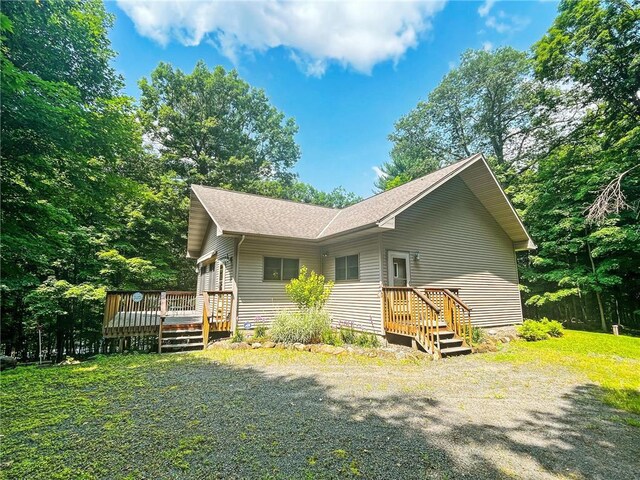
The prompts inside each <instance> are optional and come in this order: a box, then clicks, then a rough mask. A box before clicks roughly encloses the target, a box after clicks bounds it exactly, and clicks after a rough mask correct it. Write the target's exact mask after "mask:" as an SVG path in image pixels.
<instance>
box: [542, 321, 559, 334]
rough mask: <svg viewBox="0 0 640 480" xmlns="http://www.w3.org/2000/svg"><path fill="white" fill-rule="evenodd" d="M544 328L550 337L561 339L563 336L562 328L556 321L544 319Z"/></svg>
mask: <svg viewBox="0 0 640 480" xmlns="http://www.w3.org/2000/svg"><path fill="white" fill-rule="evenodd" d="M542 323H543V324H544V326H545V328H546V329H547V333H548V334H549V336H551V337H562V336H563V335H564V327H563V326H562V324H561V323H560V322H559V321H557V320H547V319H546V318H545V319H543V320H542Z"/></svg>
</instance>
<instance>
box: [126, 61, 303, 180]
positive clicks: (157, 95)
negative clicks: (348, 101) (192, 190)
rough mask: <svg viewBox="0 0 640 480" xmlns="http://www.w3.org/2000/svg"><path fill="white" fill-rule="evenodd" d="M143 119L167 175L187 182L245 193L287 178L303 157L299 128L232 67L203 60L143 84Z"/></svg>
mask: <svg viewBox="0 0 640 480" xmlns="http://www.w3.org/2000/svg"><path fill="white" fill-rule="evenodd" d="M140 89H141V90H142V96H141V99H140V105H141V108H140V112H139V116H140V121H141V123H142V125H143V128H144V131H145V133H146V134H147V135H148V136H149V138H150V140H151V141H153V142H154V144H155V145H157V148H159V149H160V153H161V158H162V161H163V163H164V165H165V168H167V169H168V170H174V171H175V172H176V173H177V174H178V175H180V176H181V177H182V178H184V179H186V180H187V181H188V183H204V184H207V185H212V186H220V187H226V188H231V189H235V190H245V189H246V188H247V186H249V185H251V184H252V183H258V182H260V181H262V180H263V179H268V180H278V179H280V180H286V179H292V178H293V176H292V174H291V173H290V172H289V169H290V168H291V167H292V166H293V165H294V163H295V162H296V161H297V160H298V158H299V157H300V149H299V147H298V145H296V143H295V140H294V135H295V134H296V132H297V130H298V127H297V126H296V124H295V121H294V120H293V119H291V118H289V119H285V116H284V114H283V113H281V112H279V111H278V110H276V109H275V108H274V107H273V106H272V105H271V104H270V103H269V100H268V98H267V96H266V95H265V93H264V91H262V90H260V89H257V88H253V87H251V86H250V85H249V84H248V83H246V82H245V81H244V80H242V79H241V78H240V77H239V76H238V73H237V72H236V71H235V70H233V71H230V72H227V71H225V69H224V68H222V67H216V68H214V69H213V70H209V69H208V68H207V66H206V65H205V63H204V62H202V61H201V62H198V63H197V64H196V66H195V68H194V70H193V72H192V73H190V74H187V73H184V72H182V71H181V70H179V69H175V68H173V67H172V66H171V65H169V64H167V63H160V64H159V65H158V67H157V68H156V69H155V70H154V71H153V72H152V73H151V78H150V79H147V78H144V79H142V80H141V81H140Z"/></svg>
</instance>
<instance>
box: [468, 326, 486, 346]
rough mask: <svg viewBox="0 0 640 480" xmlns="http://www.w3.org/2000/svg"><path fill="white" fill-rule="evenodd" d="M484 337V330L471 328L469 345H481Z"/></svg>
mask: <svg viewBox="0 0 640 480" xmlns="http://www.w3.org/2000/svg"><path fill="white" fill-rule="evenodd" d="M485 337H486V334H485V332H484V330H483V329H482V328H480V327H471V343H482V342H483V341H484V339H485Z"/></svg>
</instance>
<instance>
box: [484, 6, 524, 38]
mask: <svg viewBox="0 0 640 480" xmlns="http://www.w3.org/2000/svg"><path fill="white" fill-rule="evenodd" d="M529 21H530V20H529V19H528V18H523V17H519V16H518V15H509V14H508V13H505V12H504V11H503V10H500V11H499V12H498V14H497V15H491V16H489V17H487V20H486V21H485V25H486V26H487V27H489V28H492V29H494V30H495V31H496V32H498V33H514V32H517V31H520V30H522V29H523V28H525V27H526V26H527V25H528V24H529Z"/></svg>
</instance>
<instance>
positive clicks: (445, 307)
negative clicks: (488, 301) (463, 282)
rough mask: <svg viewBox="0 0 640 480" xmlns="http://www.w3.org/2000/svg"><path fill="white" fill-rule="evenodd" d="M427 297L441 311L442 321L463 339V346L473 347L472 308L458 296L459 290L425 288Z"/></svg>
mask: <svg viewBox="0 0 640 480" xmlns="http://www.w3.org/2000/svg"><path fill="white" fill-rule="evenodd" d="M422 290H423V291H424V292H425V295H426V296H427V297H428V298H429V299H430V300H431V301H432V302H433V303H434V304H435V305H436V306H437V307H438V309H439V310H440V320H443V321H444V322H446V324H447V325H448V327H449V328H450V329H451V330H452V331H453V332H454V333H455V334H456V335H457V336H458V337H460V338H461V339H462V341H463V344H464V345H466V346H468V347H470V346H471V333H472V328H471V308H469V306H467V305H466V304H465V303H464V302H463V301H462V300H461V299H460V297H458V295H457V293H458V292H457V290H456V291H455V293H454V290H452V289H448V288H430V287H423V288H422Z"/></svg>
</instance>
